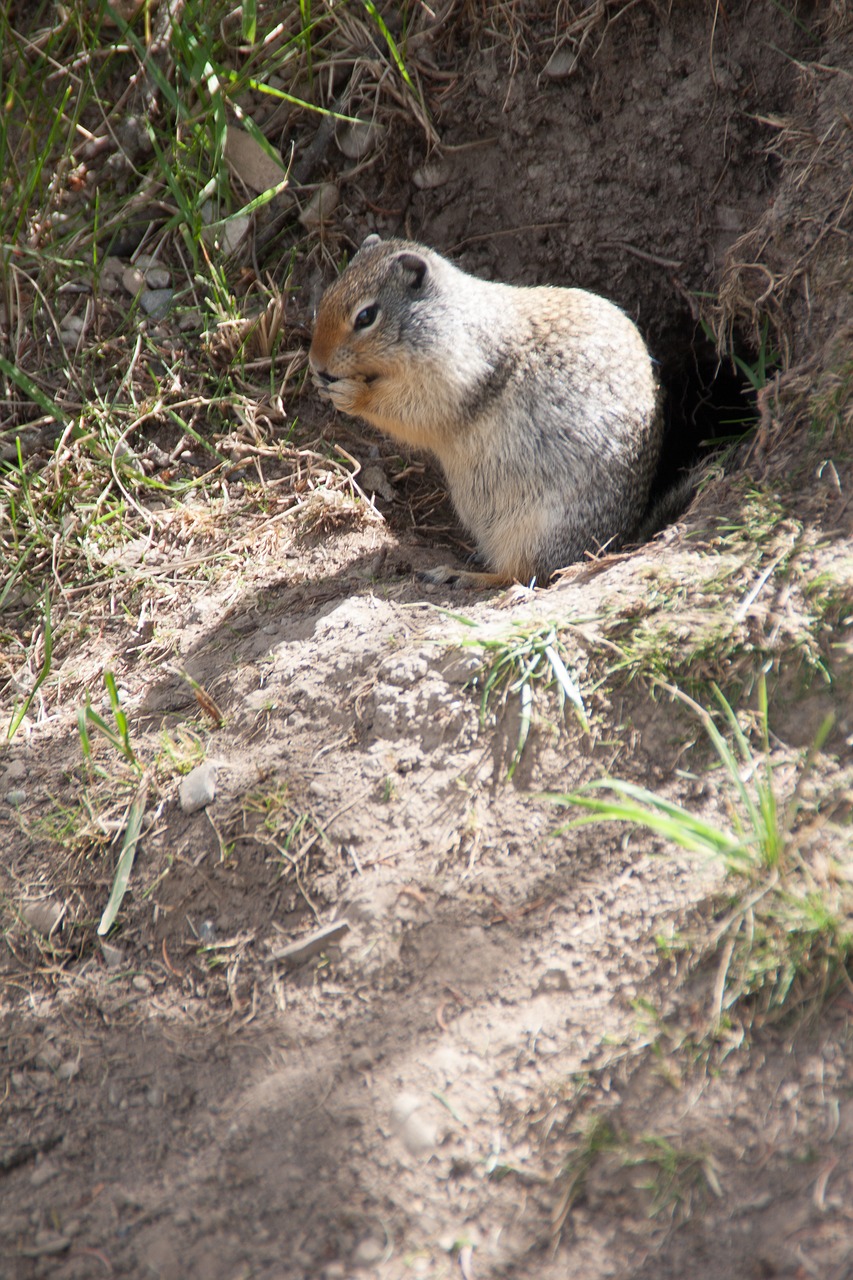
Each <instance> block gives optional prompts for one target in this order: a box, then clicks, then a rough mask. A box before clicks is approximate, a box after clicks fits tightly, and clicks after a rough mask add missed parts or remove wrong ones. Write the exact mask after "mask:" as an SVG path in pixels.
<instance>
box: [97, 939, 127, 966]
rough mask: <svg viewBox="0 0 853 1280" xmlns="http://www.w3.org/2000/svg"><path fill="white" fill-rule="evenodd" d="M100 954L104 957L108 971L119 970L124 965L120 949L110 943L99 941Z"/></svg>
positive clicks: (122, 952)
mask: <svg viewBox="0 0 853 1280" xmlns="http://www.w3.org/2000/svg"><path fill="white" fill-rule="evenodd" d="M101 954H102V955H103V957H104V961H105V962H106V966H107V968H108V969H120V968H121V966H122V965H123V964H124V960H125V956H124V951H123V949H122V948H121V947H116V946H114V945H113V943H111V942H104V940H103V938H102V939H101Z"/></svg>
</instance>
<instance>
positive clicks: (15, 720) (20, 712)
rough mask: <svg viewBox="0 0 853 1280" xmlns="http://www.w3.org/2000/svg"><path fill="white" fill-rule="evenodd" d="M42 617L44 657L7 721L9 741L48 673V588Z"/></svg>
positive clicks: (50, 632)
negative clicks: (29, 686)
mask: <svg viewBox="0 0 853 1280" xmlns="http://www.w3.org/2000/svg"><path fill="white" fill-rule="evenodd" d="M42 617H43V618H44V658H43V659H42V664H41V670H40V671H39V673H38V675H37V676H36V680H35V684H34V685H33V687H32V689H31V690H30V692H29V693H28V695H27V697H26V698H25V699H24V701H23V702H22V704H21V706H20V707H18V709H17V710H16V711H15V712H14V713H13V715H12V719H11V720H10V721H9V727H8V728H7V730H6V739H7V741H9V742H11V740H12V739H13V738H14V736H15V734H16V733H17V732H18V730H19V729H20V727H21V722H22V721H23V719H24V716H25V715H26V714H27V712H28V711H29V709H30V707H31V706H32V701H33V698H34V697H35V696H36V694H37V693H38V691H39V688H40V686H41V685H42V684H44V682H45V680H46V679H47V677H48V676H49V675H50V667H51V662H52V660H53V626H52V624H51V617H50V588H49V587H45V589H44V608H43V610H42Z"/></svg>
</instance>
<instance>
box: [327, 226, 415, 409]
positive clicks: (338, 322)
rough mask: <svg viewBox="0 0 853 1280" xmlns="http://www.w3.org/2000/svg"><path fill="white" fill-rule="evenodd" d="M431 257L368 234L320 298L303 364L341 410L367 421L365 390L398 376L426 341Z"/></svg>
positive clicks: (405, 243) (368, 391) (406, 244)
mask: <svg viewBox="0 0 853 1280" xmlns="http://www.w3.org/2000/svg"><path fill="white" fill-rule="evenodd" d="M433 260H434V255H433V254H432V253H431V252H430V251H429V250H428V249H424V248H422V246H420V245H416V244H410V243H409V242H408V241H406V240H386V241H382V240H380V239H379V237H378V236H368V238H367V239H366V240H365V241H364V243H363V245H362V246H361V248H360V249H359V251H358V253H357V254H356V255H355V257H354V258H353V260H352V262H351V263H350V265H349V266H348V267H347V269H346V271H344V273H343V275H342V276H341V277H340V279H338V280H336V281H335V283H334V284H333V285H330V287H329V288H328V289H327V290H326V292H325V293H324V294H323V297H322V298H321V299H320V305H319V307H318V309H317V318H316V321H315V324H314V337H313V340H312V343H311V350H310V351H309V353H308V360H309V363H310V365H311V370H312V373H313V376H314V383H315V385H316V386H317V387H318V388H319V389H320V391H321V392H323V393H324V394H325V395H327V396H329V398H330V399H331V400H332V402H333V403H334V405H335V407H336V408H338V409H343V410H345V411H346V412H347V413H354V414H358V415H362V416H370V414H369V411H370V403H371V388H373V387H374V386H375V384H377V383H378V382H380V381H381V380H382V379H383V378H394V377H396V376H399V372H400V369H401V365H402V364H403V363H405V362H406V361H408V360H410V359H411V358H412V357H414V356H415V355H416V353H417V349H418V346H419V339H420V341H421V342H422V340H423V338H424V336H425V325H426V324H427V321H428V308H425V307H424V306H423V303H424V302H425V301H426V300H427V299H428V298H429V296H430V294H431V285H432V272H433Z"/></svg>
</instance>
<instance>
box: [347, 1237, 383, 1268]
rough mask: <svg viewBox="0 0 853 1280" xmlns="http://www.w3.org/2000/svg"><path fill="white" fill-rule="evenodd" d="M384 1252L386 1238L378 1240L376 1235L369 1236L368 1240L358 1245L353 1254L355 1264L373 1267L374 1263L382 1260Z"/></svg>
mask: <svg viewBox="0 0 853 1280" xmlns="http://www.w3.org/2000/svg"><path fill="white" fill-rule="evenodd" d="M384 1253H385V1242H384V1240H377V1239H376V1237H375V1236H368V1237H367V1239H366V1240H362V1241H361V1242H360V1243H359V1244H357V1245H356V1247H355V1251H354V1253H353V1255H352V1260H353V1265H354V1266H356V1267H372V1266H373V1265H374V1263H377V1262H379V1261H380V1260H381V1258H382V1256H383V1254H384Z"/></svg>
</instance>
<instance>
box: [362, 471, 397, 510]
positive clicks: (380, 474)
mask: <svg viewBox="0 0 853 1280" xmlns="http://www.w3.org/2000/svg"><path fill="white" fill-rule="evenodd" d="M358 483H359V484H360V485H361V488H362V489H363V490H364V492H365V493H368V494H370V493H378V494H379V496H380V498H384V499H385V501H386V502H391V501H392V499H393V498H394V497H395V496H396V495H395V493H394V490H393V489H392V488H391V485H390V484H389V482H388V477H387V476H386V474H385V472H384V471H383V470H382V468H381V467H365V468H364V470H363V471H362V472H361V474H360V475H359V477H358Z"/></svg>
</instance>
